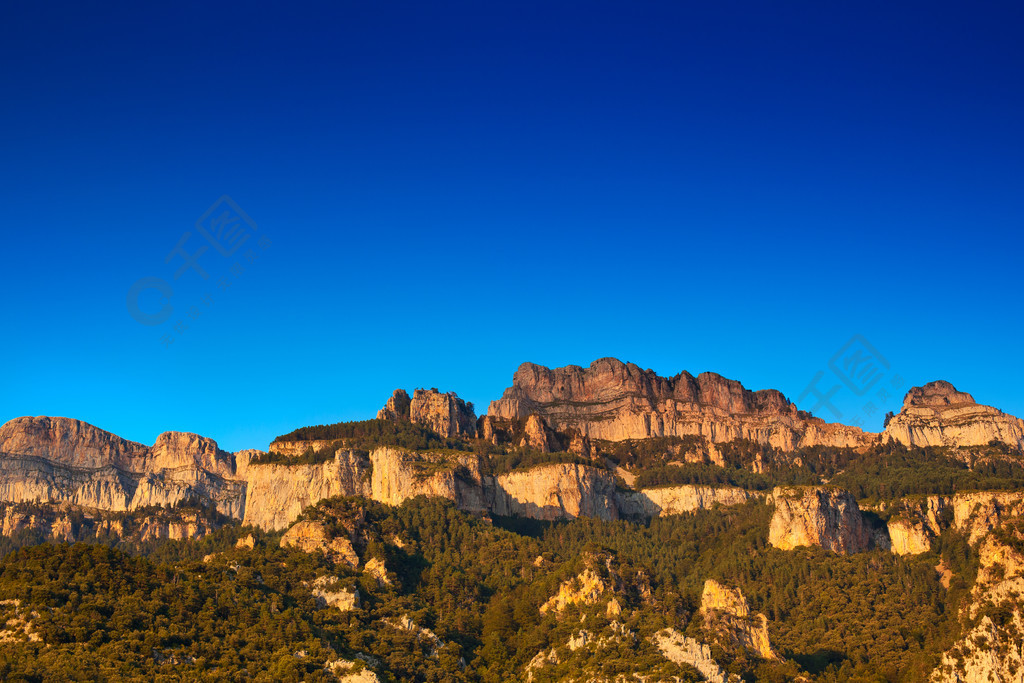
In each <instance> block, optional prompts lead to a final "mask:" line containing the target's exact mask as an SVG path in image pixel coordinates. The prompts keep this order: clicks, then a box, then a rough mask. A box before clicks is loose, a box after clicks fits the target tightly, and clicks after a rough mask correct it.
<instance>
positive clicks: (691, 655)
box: [653, 628, 741, 683]
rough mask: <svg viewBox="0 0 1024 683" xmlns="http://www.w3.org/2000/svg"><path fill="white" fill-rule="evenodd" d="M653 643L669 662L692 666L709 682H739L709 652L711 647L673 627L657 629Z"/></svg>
mask: <svg viewBox="0 0 1024 683" xmlns="http://www.w3.org/2000/svg"><path fill="white" fill-rule="evenodd" d="M653 641H654V644H655V645H656V646H657V647H658V649H659V650H660V651H661V654H662V655H664V656H665V659H668V660H669V661H671V662H675V663H676V664H684V665H687V666H692V667H693V668H694V669H696V670H697V671H699V672H700V674H701V675H702V676H703V677H704V679H705V680H707V681H708V682H709V683H739V682H740V680H741V679H740V677H739V676H737V675H736V674H728V673H726V672H725V671H724V670H723V669H722V667H721V666H719V664H718V662H716V661H715V659H714V657H713V656H712V653H711V648H710V647H709V646H707V645H705V644H704V643H702V642H700V641H699V640H696V639H694V638H689V637H687V636H684V635H683V634H682V633H679V632H678V631H676V630H675V629H673V628H666V629H662V630H661V631H658V632H657V633H655V634H654V637H653Z"/></svg>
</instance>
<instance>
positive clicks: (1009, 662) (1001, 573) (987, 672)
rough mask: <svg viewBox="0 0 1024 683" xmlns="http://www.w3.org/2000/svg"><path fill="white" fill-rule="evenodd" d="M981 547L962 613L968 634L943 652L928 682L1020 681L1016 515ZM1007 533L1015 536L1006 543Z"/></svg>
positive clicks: (1023, 537)
mask: <svg viewBox="0 0 1024 683" xmlns="http://www.w3.org/2000/svg"><path fill="white" fill-rule="evenodd" d="M1000 531H1001V534H1000V535H998V536H997V535H996V534H993V535H989V536H987V537H986V538H985V539H984V540H983V542H982V543H981V546H980V548H979V553H978V554H979V564H980V566H979V569H978V576H977V579H976V581H975V584H974V587H973V588H972V590H971V593H972V598H973V601H972V604H971V605H970V606H969V608H968V609H967V610H966V615H964V616H965V617H966V618H967V619H968V620H969V621H968V626H970V628H969V630H968V632H967V633H966V635H965V636H964V637H963V638H962V639H961V640H960V641H958V642H957V643H956V644H955V645H954V646H953V647H952V648H951V649H950V650H949V651H948V652H946V653H945V654H944V655H943V656H942V661H941V662H940V664H939V666H938V667H936V669H935V671H934V672H933V673H932V676H931V681H932V683H982V682H986V683H987V682H989V681H1012V682H1016V683H1024V614H1022V607H1021V596H1022V595H1024V554H1022V553H1021V552H1020V551H1019V550H1018V548H1019V547H1020V545H1021V542H1022V541H1024V531H1022V525H1021V522H1020V518H1015V519H1014V520H1013V522H1012V523H1010V524H1004V525H1002V528H1001V529H1000ZM1006 537H1011V538H1012V539H1013V541H1012V543H1007V542H1006Z"/></svg>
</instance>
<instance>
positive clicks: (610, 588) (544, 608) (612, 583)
mask: <svg viewBox="0 0 1024 683" xmlns="http://www.w3.org/2000/svg"><path fill="white" fill-rule="evenodd" d="M621 587H622V577H620V576H619V574H618V572H617V571H616V569H615V566H614V563H613V560H612V558H611V557H602V556H597V555H588V556H586V557H585V558H584V567H583V571H582V572H580V573H579V574H578V575H576V576H574V577H573V578H571V579H569V580H568V581H564V582H563V583H562V584H561V585H560V586H559V587H558V592H557V593H555V594H554V595H553V596H551V597H550V598H549V599H548V600H547V602H545V603H544V604H543V605H541V606H540V612H541V614H545V613H547V612H555V613H556V614H557V613H561V612H563V611H564V610H565V609H566V608H568V607H570V606H573V605H575V606H585V605H596V604H597V603H599V602H602V601H605V600H607V599H608V598H609V596H611V600H610V601H609V602H608V604H609V605H611V604H612V603H611V601H614V600H615V597H614V593H615V591H617V590H620V589H621ZM615 604H616V606H617V607H618V602H616V603H615ZM619 609H620V610H621V608H619Z"/></svg>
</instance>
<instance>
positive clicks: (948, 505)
mask: <svg viewBox="0 0 1024 683" xmlns="http://www.w3.org/2000/svg"><path fill="white" fill-rule="evenodd" d="M1021 515H1024V492H1019V491H1005V492H999V491H995V492H993V491H977V492H971V493H957V494H955V495H952V496H928V497H926V498H917V499H907V500H904V501H902V502H901V503H900V507H899V509H898V510H897V511H896V512H895V513H894V514H893V516H892V517H891V518H890V519H889V524H888V526H889V536H890V538H891V539H892V551H893V552H894V553H899V554H901V555H916V554H918V553H923V552H927V551H928V550H930V549H931V544H932V541H933V540H934V539H935V538H936V537H937V536H939V534H941V533H942V531H943V530H944V529H946V528H950V527H951V528H953V529H955V530H957V531H960V532H963V533H965V534H966V535H967V540H968V542H969V543H971V544H975V543H978V542H979V541H981V540H982V539H984V538H985V537H986V536H987V535H988V534H989V532H991V531H992V530H993V529H995V528H996V527H997V526H999V525H1000V524H1001V523H1003V522H1004V521H1005V520H1007V519H1011V518H1013V517H1018V516H1021Z"/></svg>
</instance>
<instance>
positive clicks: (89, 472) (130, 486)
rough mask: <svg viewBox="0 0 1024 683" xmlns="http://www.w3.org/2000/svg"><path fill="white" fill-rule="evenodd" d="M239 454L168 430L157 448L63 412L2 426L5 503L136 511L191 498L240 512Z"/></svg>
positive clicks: (0, 473) (1, 496)
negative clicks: (237, 456)
mask: <svg viewBox="0 0 1024 683" xmlns="http://www.w3.org/2000/svg"><path fill="white" fill-rule="evenodd" d="M235 477H236V466H235V458H234V456H233V455H232V454H231V453H227V452H225V451H222V450H220V449H218V448H217V444H216V442H214V441H213V440H211V439H207V438H204V437H201V436H198V435H196V434H187V433H184V432H165V433H163V434H161V435H160V436H159V437H157V440H156V443H155V444H154V445H153V446H152V447H147V446H143V445H142V444H139V443H135V442H133V441H127V440H125V439H122V438H120V437H118V436H115V435H113V434H111V433H109V432H105V431H103V430H101V429H97V428H96V427H94V426H92V425H90V424H87V423H85V422H81V421H80V420H72V419H69V418H64V417H20V418H16V419H14V420H11V421H10V422H7V423H6V424H4V425H3V426H0V501H2V502H41V503H59V502H67V503H73V504H75V505H79V506H82V507H88V508H95V509H99V510H110V511H123V510H135V509H138V508H142V507H148V506H151V505H164V506H170V505H175V504H178V503H182V502H185V501H189V500H199V501H204V502H211V503H213V504H214V505H216V507H217V509H218V510H219V511H220V512H221V513H223V514H226V515H229V516H232V517H241V515H242V511H243V508H244V505H245V485H244V484H243V483H242V482H240V481H238V480H237V479H236V478H235Z"/></svg>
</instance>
